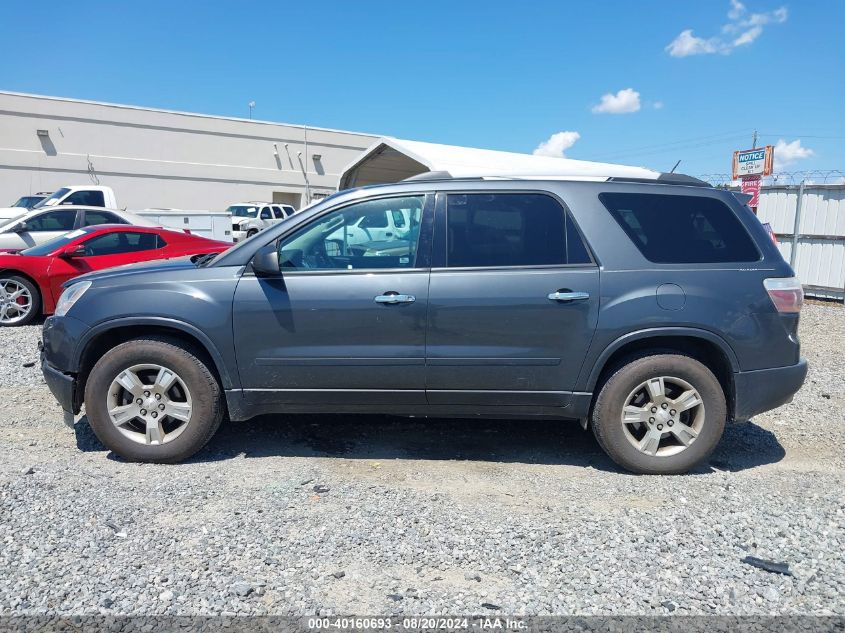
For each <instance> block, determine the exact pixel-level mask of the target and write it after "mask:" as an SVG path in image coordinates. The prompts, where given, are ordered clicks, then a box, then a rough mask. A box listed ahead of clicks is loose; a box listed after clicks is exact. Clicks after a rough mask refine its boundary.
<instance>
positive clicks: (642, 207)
mask: <svg viewBox="0 0 845 633" xmlns="http://www.w3.org/2000/svg"><path fill="white" fill-rule="evenodd" d="M599 200H600V201H601V203H602V204H603V205H604V206H605V207H606V208H607V210H608V211H609V212H610V214H611V215H612V216H613V218H614V219H615V220H616V221H617V222H618V223H619V226H621V227H622V229H623V230H624V231H625V233H626V234H627V235H628V237H629V238H630V239H631V241H633V242H634V244H635V245H636V247H637V248H638V249H639V250H640V252H641V253H642V254H643V256H644V257H645V258H646V259H648V260H649V261H651V262H655V263H659V264H704V263H707V264H711V263H713V264H715V263H728V262H756V261H759V260H760V252H759V251H758V250H757V247H756V245H755V244H754V241H753V240H752V239H751V236H750V235H749V234H748V231H746V230H745V227H744V226H743V225H742V222H740V220H739V218H737V217H736V215H735V214H734V212H733V210H732V209H731V208H730V207H728V206H727V205H726V204H725V203H724V202H722V201H721V200H718V199H716V198H709V197H706V196H678V195H666V194H649V193H602V194H599Z"/></svg>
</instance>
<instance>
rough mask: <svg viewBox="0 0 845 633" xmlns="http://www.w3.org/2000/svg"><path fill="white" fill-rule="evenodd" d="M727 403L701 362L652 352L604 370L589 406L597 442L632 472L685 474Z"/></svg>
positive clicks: (720, 422)
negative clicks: (606, 370) (605, 378)
mask: <svg viewBox="0 0 845 633" xmlns="http://www.w3.org/2000/svg"><path fill="white" fill-rule="evenodd" d="M726 418H727V406H726V402H725V394H724V391H723V390H722V386H721V384H720V383H719V381H718V380H717V379H716V377H715V376H714V375H713V372H711V371H710V370H709V369H708V368H707V367H706V366H704V365H703V364H702V363H700V362H698V361H697V360H695V359H693V358H690V357H688V356H683V355H680V354H655V355H651V356H645V357H641V358H636V359H633V360H631V361H630V362H627V363H625V364H621V365H620V366H618V367H617V368H616V369H615V370H613V371H612V372H611V373H610V376H609V377H608V379H607V380H606V381H605V383H604V385H603V386H602V388H601V390H600V391H599V395H598V398H597V399H596V402H595V405H594V407H593V416H592V426H593V433H594V434H595V436H596V439H597V440H598V442H599V444H600V445H601V447H602V448H603V449H604V450H605V452H606V453H607V454H608V455H609V456H610V458H611V459H612V460H613V461H614V462H616V463H617V464H618V465H620V466H621V467H622V468H625V469H626V470H629V471H631V472H634V473H638V474H651V475H671V474H679V473H685V472H687V471H688V470H690V469H691V468H693V467H694V466H696V465H697V464H699V463H701V462H702V461H704V460H705V459H706V458H707V457H708V456H709V455H710V454H711V453H712V452H713V450H714V449H715V448H716V445H717V444H718V443H719V440H720V439H721V437H722V432H723V431H724V428H725V421H726Z"/></svg>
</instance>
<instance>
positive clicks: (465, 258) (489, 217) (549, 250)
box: [447, 193, 591, 268]
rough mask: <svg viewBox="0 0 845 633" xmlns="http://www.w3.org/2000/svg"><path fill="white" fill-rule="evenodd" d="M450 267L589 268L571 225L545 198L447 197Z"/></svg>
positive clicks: (522, 195) (528, 195)
mask: <svg viewBox="0 0 845 633" xmlns="http://www.w3.org/2000/svg"><path fill="white" fill-rule="evenodd" d="M447 201H448V209H447V228H448V253H447V265H448V266H449V267H452V268H455V267H458V268H460V267H507V266H555V265H565V264H589V263H591V259H590V255H589V253H588V252H587V248H586V247H585V245H584V242H583V240H582V239H581V236H580V235H579V234H578V231H577V229H576V228H575V226H574V224H573V223H572V220H571V219H570V218H569V216H568V214H567V213H566V212H565V211H564V209H563V207H561V206H560V204H558V203H557V202H556V201H555V200H554V199H553V198H551V197H550V196H547V195H544V194H531V193H514V194H511V193H505V194H449V195H448V196H447Z"/></svg>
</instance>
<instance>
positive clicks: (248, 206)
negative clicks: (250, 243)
mask: <svg viewBox="0 0 845 633" xmlns="http://www.w3.org/2000/svg"><path fill="white" fill-rule="evenodd" d="M226 210H227V211H228V212H229V213H231V214H232V240H233V241H235V242H241V241H243V240H245V239H246V238H248V237H252V236H253V235H255V234H256V233H258V232H259V231H262V230H264V229H266V228H267V227H268V226H272V225H274V224H276V223H277V222H281V221H282V220H284V219H285V218H289V217H290V216H292V215H293V214H294V213H296V209H294V208H293V207H292V206H290V205H289V204H278V203H275V202H237V203H235V204H233V205H231V206H230V207H229V208H228V209H226Z"/></svg>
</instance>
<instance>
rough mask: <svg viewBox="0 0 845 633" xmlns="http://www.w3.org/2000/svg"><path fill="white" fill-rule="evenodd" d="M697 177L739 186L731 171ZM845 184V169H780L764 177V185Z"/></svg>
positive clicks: (716, 184)
mask: <svg viewBox="0 0 845 633" xmlns="http://www.w3.org/2000/svg"><path fill="white" fill-rule="evenodd" d="M696 178H698V179H700V180H703V181H705V182H709V183H710V184H711V185H713V186H714V187H724V188H727V187H738V186H739V184H740V182H739V180H733V177H732V174H730V173H715V174H699V175H698V176H696ZM802 182H803V183H804V184H806V185H845V169H808V170H805V171H779V172H775V173H774V174H772V175H771V176H766V177H765V178H763V186H764V187H765V186H769V187H771V186H776V185H781V186H783V185H800V184H801V183H802Z"/></svg>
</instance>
